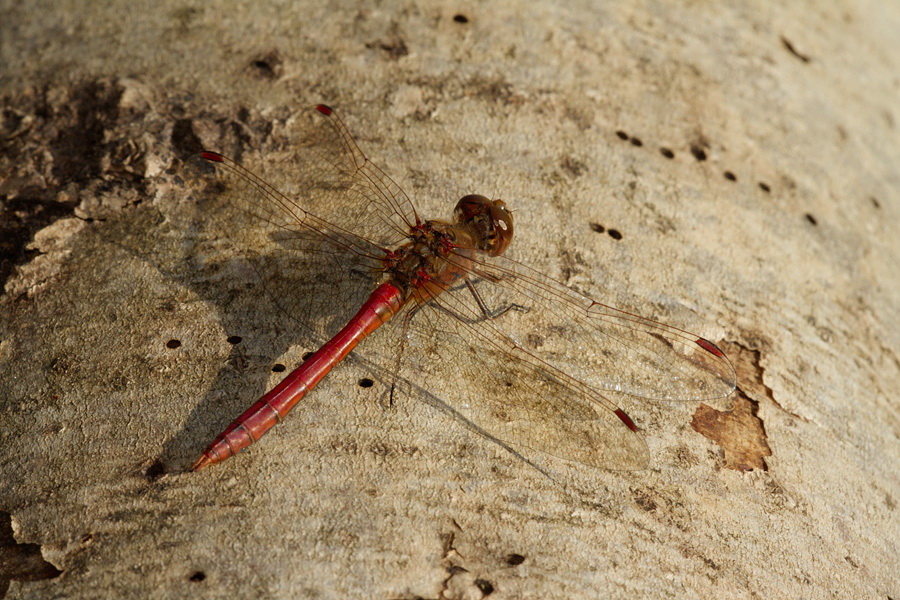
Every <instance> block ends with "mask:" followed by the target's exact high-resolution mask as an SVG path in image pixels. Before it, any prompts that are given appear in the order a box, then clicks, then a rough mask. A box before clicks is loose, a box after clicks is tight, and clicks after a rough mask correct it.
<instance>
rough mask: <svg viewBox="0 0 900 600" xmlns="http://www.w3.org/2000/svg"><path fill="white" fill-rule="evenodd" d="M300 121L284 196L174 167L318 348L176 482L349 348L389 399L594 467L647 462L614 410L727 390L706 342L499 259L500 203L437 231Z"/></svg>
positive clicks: (286, 402) (322, 111) (244, 437)
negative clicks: (427, 398) (402, 390)
mask: <svg viewBox="0 0 900 600" xmlns="http://www.w3.org/2000/svg"><path fill="white" fill-rule="evenodd" d="M315 113H316V117H315V120H316V124H315V125H313V126H312V128H311V129H310V130H309V131H310V133H308V134H307V137H306V138H305V139H304V140H303V142H302V143H300V144H299V145H298V148H297V149H296V151H297V154H298V160H297V162H296V169H295V171H296V172H294V171H292V177H293V178H294V180H295V182H296V190H297V192H296V193H291V194H290V195H289V194H285V193H282V192H280V191H278V190H277V189H276V188H275V187H273V186H272V185H270V184H268V183H266V181H264V180H263V179H262V178H261V177H259V176H257V175H255V174H254V173H252V172H251V171H249V170H248V169H246V168H244V167H242V166H240V165H239V164H237V163H236V162H234V161H232V160H230V159H228V158H226V157H224V156H222V155H221V154H218V153H216V152H202V153H200V154H199V155H197V156H196V157H194V158H193V159H192V160H191V166H190V169H189V171H190V172H191V173H192V175H191V178H192V181H193V182H195V183H196V184H199V185H198V188H199V189H200V191H201V193H200V194H199V195H198V196H199V200H198V201H199V202H200V203H201V204H200V208H201V209H202V211H203V213H204V214H205V215H210V216H212V218H213V219H215V220H217V221H218V222H219V223H220V225H219V230H220V231H222V232H225V233H227V235H228V236H229V237H230V238H231V239H232V240H233V241H234V243H235V244H236V245H237V246H238V247H239V248H241V249H242V250H243V251H244V252H245V253H246V254H247V255H248V256H249V260H250V261H251V262H252V264H253V265H254V267H255V268H256V270H257V272H258V273H259V275H260V277H261V279H262V281H263V283H264V285H265V286H266V287H267V288H268V292H269V294H270V295H272V297H273V299H274V301H275V302H276V303H277V305H278V306H279V308H281V309H282V310H283V311H284V312H285V313H287V314H288V315H290V316H292V317H294V318H295V319H296V321H297V322H298V323H299V324H300V325H302V326H303V327H305V328H306V329H307V331H308V332H311V333H312V334H313V335H314V337H315V338H317V339H319V340H321V341H324V345H322V346H321V347H320V348H319V350H317V351H316V352H314V353H312V354H311V355H309V356H308V357H307V358H306V359H305V360H304V362H303V363H302V364H301V365H300V366H299V367H298V368H297V369H295V370H294V371H293V372H292V373H290V374H289V375H288V376H287V377H286V378H285V379H284V380H283V381H282V382H281V383H280V384H278V385H277V386H276V387H275V388H274V389H272V390H271V391H270V392H268V393H267V394H265V395H264V396H262V397H261V398H260V399H259V400H257V401H256V403H254V404H253V405H252V406H251V407H250V408H248V409H247V410H246V411H245V412H244V413H243V414H242V415H240V416H239V417H238V418H237V419H235V421H234V422H233V423H232V424H231V425H229V426H228V427H227V428H226V429H225V431H223V432H222V433H221V434H220V435H219V436H218V437H217V438H216V439H215V440H214V441H213V442H212V444H210V446H209V447H208V448H207V449H206V451H205V452H204V453H203V454H202V455H201V456H200V458H199V459H197V461H196V462H195V463H194V465H193V467H192V468H193V470H195V471H196V470H200V469H202V468H204V467H206V466H208V465H212V464H215V463H218V462H221V461H223V460H225V459H227V458H229V457H231V456H233V455H235V454H236V453H237V452H239V451H240V450H242V449H243V448H245V447H247V446H249V445H250V444H252V443H253V442H256V441H257V440H259V438H260V437H262V436H263V434H265V433H266V431H268V430H269V429H270V428H271V427H272V426H273V425H275V424H276V423H277V422H279V421H280V420H281V419H283V418H284V417H285V416H286V415H287V413H288V412H289V411H290V410H291V409H292V408H293V407H294V405H296V404H297V402H298V401H299V400H300V399H301V398H303V396H304V395H305V394H306V393H307V392H309V391H310V390H311V389H312V388H313V387H315V386H316V384H317V383H318V382H319V381H321V379H322V378H323V377H325V375H327V374H328V372H329V371H330V370H331V369H332V367H334V366H335V365H336V364H337V363H339V362H341V361H342V360H343V359H344V358H345V357H347V355H348V354H350V352H351V351H352V350H353V349H354V348H355V347H356V345H357V344H359V343H360V342H361V341H363V340H364V339H366V338H369V339H368V340H367V341H366V347H367V348H368V349H369V351H368V352H367V353H366V355H365V357H364V359H363V362H364V363H366V365H367V366H368V367H369V368H373V369H375V370H376V372H379V373H381V374H382V375H383V379H385V380H387V381H388V382H393V383H394V385H395V386H396V385H398V383H400V384H401V386H400V387H403V386H404V385H405V387H406V388H407V389H409V390H411V391H413V392H415V389H416V388H419V389H422V388H425V389H428V387H429V386H430V387H431V388H432V389H433V391H434V393H435V395H436V396H437V397H439V398H441V400H442V402H445V403H446V404H447V405H449V406H450V407H451V410H452V411H453V412H455V413H457V414H458V415H459V416H461V417H462V418H463V419H465V420H467V421H469V422H470V423H473V424H474V425H475V426H476V427H477V428H478V429H481V430H483V431H484V432H486V433H487V434H488V435H489V436H492V437H495V438H496V439H498V440H501V441H502V442H504V443H506V444H509V445H510V446H512V447H516V446H522V447H525V448H530V449H532V450H537V451H539V452H546V453H549V454H551V455H554V456H556V457H559V458H562V459H565V460H570V461H575V462H579V463H583V464H586V465H591V466H596V467H601V468H606V469H635V468H642V467H644V466H646V464H647V462H648V460H649V453H648V450H647V446H646V444H645V442H644V440H643V438H642V436H641V435H640V434H639V433H638V428H637V426H636V425H635V424H634V422H633V421H632V419H631V418H630V417H629V416H628V415H627V414H626V413H625V411H624V410H622V409H621V408H620V407H619V401H620V400H622V399H624V398H628V397H631V398H651V399H658V400H668V401H700V400H710V399H715V398H723V397H726V396H728V395H730V394H731V392H732V391H733V390H734V387H735V372H734V368H733V367H732V365H731V363H730V362H729V360H728V358H727V357H726V356H725V355H724V353H723V352H722V351H721V350H720V349H719V348H718V347H717V346H716V345H715V344H713V343H712V342H710V341H709V340H706V339H703V338H701V337H699V336H697V335H694V334H692V333H689V332H687V331H684V330H681V329H678V328H675V327H671V326H669V325H665V324H663V323H659V322H657V321H652V320H650V319H645V318H642V317H640V316H638V315H635V314H631V313H628V312H625V311H621V310H618V309H615V308H613V307H611V306H608V305H605V304H602V303H599V302H595V301H594V300H591V299H590V298H587V297H585V296H583V295H581V294H579V293H577V292H575V291H574V290H572V289H570V288H568V287H567V286H565V285H564V284H562V283H560V282H557V281H555V280H553V279H550V278H548V277H546V276H545V275H543V274H541V273H540V272H539V271H536V270H535V269H532V268H530V267H527V266H525V265H523V264H521V263H519V262H516V261H514V260H512V259H509V258H507V257H505V256H503V254H504V251H505V250H506V249H507V247H508V246H509V244H510V241H511V240H512V237H513V230H514V229H513V217H512V214H511V212H510V210H509V209H508V208H507V206H506V204H505V203H504V202H503V201H502V200H489V199H487V198H485V197H484V196H478V195H468V196H465V197H463V198H462V199H461V200H460V201H459V202H458V203H457V205H456V209H455V210H454V212H453V219H452V220H451V221H440V220H424V219H422V218H421V217H420V216H419V214H418V212H417V211H416V209H415V207H414V205H413V203H412V202H411V201H410V199H409V197H408V196H407V195H406V193H404V191H403V190H402V189H401V188H400V186H398V185H397V184H396V183H394V181H393V180H391V179H390V178H389V177H388V176H387V175H386V174H385V173H384V172H383V171H382V170H381V169H379V168H378V167H376V166H375V165H374V164H372V162H371V161H369V160H368V159H367V158H366V157H365V155H364V154H363V153H362V152H361V151H360V149H359V147H358V146H357V145H356V143H355V142H354V141H353V138H352V137H351V136H350V133H349V132H348V130H347V127H346V126H345V125H344V123H343V122H342V121H341V120H340V118H338V116H337V114H336V113H335V111H334V110H332V109H331V108H329V107H327V106H324V105H321V104H320V105H318V106H316V107H315ZM355 307H359V308H358V310H357V312H356V313H355V315H352V317H351V315H350V314H348V313H346V312H343V313H342V311H346V310H348V308H349V309H350V310H352V309H353V308H355ZM338 329H339V330H338ZM336 330H337V331H336ZM507 331H509V332H523V333H522V334H521V335H515V334H512V333H507ZM325 340H327V341H325ZM354 356H355V355H354ZM404 382H405V383H404Z"/></svg>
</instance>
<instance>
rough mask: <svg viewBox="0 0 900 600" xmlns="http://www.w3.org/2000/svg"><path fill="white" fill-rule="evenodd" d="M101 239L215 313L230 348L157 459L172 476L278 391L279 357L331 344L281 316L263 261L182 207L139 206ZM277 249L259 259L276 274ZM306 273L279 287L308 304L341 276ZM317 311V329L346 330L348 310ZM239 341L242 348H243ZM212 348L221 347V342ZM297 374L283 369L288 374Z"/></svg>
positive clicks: (309, 268) (323, 270)
mask: <svg viewBox="0 0 900 600" xmlns="http://www.w3.org/2000/svg"><path fill="white" fill-rule="evenodd" d="M163 210H165V212H163ZM101 235H102V236H103V237H104V238H105V240H106V241H107V242H108V243H111V244H113V245H115V246H116V247H118V248H119V249H120V250H121V251H124V252H125V253H127V255H129V256H130V257H131V259H132V260H137V261H140V262H142V263H144V264H145V265H147V266H149V267H150V268H151V269H152V270H154V271H155V272H157V273H159V274H161V275H162V277H163V278H164V279H166V280H167V281H170V282H172V283H173V284H174V285H175V286H177V287H179V288H182V289H184V290H187V291H188V292H189V293H186V294H184V293H179V294H178V297H179V300H176V302H179V303H183V304H187V303H191V302H196V301H197V300H199V301H200V302H202V303H203V304H205V305H208V306H210V307H212V308H213V310H214V312H215V314H216V315H217V320H218V321H219V323H220V324H221V329H222V341H225V340H228V339H229V338H230V340H231V341H230V343H231V349H230V351H229V352H228V354H227V355H225V356H222V357H221V358H218V357H217V360H218V362H219V363H220V364H221V365H222V366H221V368H219V370H218V372H217V373H216V375H215V377H214V379H213V380H212V381H209V382H200V381H198V382H197V388H196V389H197V396H201V394H202V397H200V398H199V399H197V398H195V397H193V396H188V397H185V399H184V402H185V404H189V405H192V406H193V408H192V409H191V410H190V413H189V414H188V416H187V419H186V421H185V423H184V426H183V427H182V428H181V429H180V430H178V431H177V432H176V433H175V434H174V435H173V436H172V437H171V438H169V439H168V440H167V441H166V442H165V443H164V444H163V451H162V454H161V456H159V457H157V460H159V461H161V462H163V463H164V464H166V465H168V470H169V471H170V472H178V471H184V470H187V469H188V468H189V466H190V464H191V463H192V462H193V460H194V459H196V457H197V456H199V454H200V453H201V452H202V450H203V449H204V448H205V447H206V445H207V444H208V443H209V441H210V440H212V439H213V438H214V437H215V436H216V435H217V434H218V433H219V432H220V431H222V430H223V429H224V428H225V427H226V426H227V425H228V424H229V423H231V422H232V421H233V420H234V418H235V417H236V416H237V415H239V414H240V413H241V412H243V410H244V409H245V408H246V407H247V406H248V405H249V404H250V402H252V401H253V400H255V399H256V398H257V397H259V396H260V395H262V393H264V392H265V391H266V388H267V387H268V386H270V385H271V384H270V381H269V379H270V377H269V376H270V374H271V371H272V370H273V366H274V364H275V363H276V362H277V359H278V357H279V356H282V355H284V354H285V352H287V351H288V350H289V349H291V348H294V347H296V346H297V345H300V346H301V347H302V348H303V349H304V351H312V350H315V349H317V348H318V347H319V346H320V345H321V344H322V343H323V342H324V341H325V335H323V334H322V333H316V331H313V330H312V329H311V328H309V327H304V325H303V324H302V323H299V322H298V321H297V320H295V319H292V318H284V317H285V315H283V314H281V313H282V311H283V310H284V308H285V307H284V306H279V305H278V303H277V302H275V301H274V300H273V299H272V296H271V294H270V293H269V292H268V291H267V290H266V289H265V285H264V284H263V283H262V281H261V280H260V277H259V276H258V275H257V273H256V267H255V265H254V262H256V261H254V260H251V259H248V257H246V256H241V255H239V254H236V253H234V251H233V249H231V248H230V247H228V245H227V243H224V244H223V243H220V242H222V240H221V239H216V238H215V237H211V234H210V233H209V232H208V231H205V230H204V229H203V228H202V227H198V226H197V224H196V221H195V216H193V215H191V214H190V211H187V213H186V214H185V211H180V212H179V208H178V207H175V208H174V210H173V209H159V208H155V207H149V206H148V207H145V206H139V207H136V208H135V209H133V210H132V211H129V213H128V214H127V215H121V216H120V217H116V218H113V219H110V220H109V221H108V222H107V223H104V224H103V233H102V234H101ZM273 248H274V249H273V250H272V252H271V254H270V255H267V256H265V257H258V258H259V259H260V260H262V259H265V260H266V261H267V262H268V263H269V264H270V265H272V267H273V268H275V269H277V268H278V265H279V264H281V263H285V262H286V261H288V257H287V255H286V254H285V255H281V254H280V253H279V252H278V246H277V245H275V246H273ZM305 267H306V268H305V270H304V272H303V277H302V280H291V279H290V276H291V275H290V274H292V273H296V272H297V269H296V268H294V269H293V270H285V271H284V275H283V277H282V280H281V281H280V283H279V285H280V286H283V288H284V289H293V290H295V291H296V293H297V295H298V297H300V298H301V299H302V297H304V296H306V295H307V294H310V295H315V290H314V289H311V288H314V287H316V286H323V285H326V284H327V282H328V281H331V280H333V279H334V276H335V274H334V270H333V267H332V266H331V265H330V264H329V261H328V260H321V261H310V262H309V264H308V265H305ZM351 276H352V275H351ZM159 300H160V305H161V306H166V307H167V309H168V310H169V311H171V310H172V307H173V299H172V298H160V299H159ZM353 302H356V306H357V307H358V306H359V304H361V303H362V299H360V298H353V297H352V296H351V297H350V298H348V305H350V306H352V305H353ZM161 310H165V309H161ZM316 310H317V311H318V321H317V323H318V326H320V327H321V329H322V330H323V331H328V330H329V329H332V328H334V327H338V328H339V326H340V325H342V324H343V321H345V320H346V319H347V310H348V309H345V308H343V307H340V306H337V305H333V306H328V305H325V304H321V305H318V306H316ZM234 335H238V336H239V337H240V338H241V340H240V341H236V338H234V337H233V336H234ZM184 337H185V338H190V335H187V334H186V335H185V336H184ZM197 339H198V340H200V338H199V337H198V338H197ZM210 345H211V346H212V347H216V346H221V344H215V342H214V341H211V344H210ZM176 351H177V352H181V353H182V357H183V358H186V359H188V360H190V355H191V354H194V355H195V356H196V357H198V359H201V360H206V357H208V356H209V351H206V350H204V349H202V348H197V347H194V348H191V347H189V346H188V345H186V344H185V345H182V346H181V347H180V348H179V349H178V350H176ZM296 366H297V365H296V364H286V365H284V367H285V368H286V370H287V371H290V370H292V369H293V368H295V367H296ZM248 382H252V384H251V385H248ZM148 387H149V386H148ZM149 389H152V387H149ZM201 389H205V392H202V391H201ZM236 390H240V391H236ZM155 404H157V403H156V402H154V401H153V400H152V399H148V401H147V402H145V405H146V406H151V407H152V406H154V405H155ZM148 458H149V457H148Z"/></svg>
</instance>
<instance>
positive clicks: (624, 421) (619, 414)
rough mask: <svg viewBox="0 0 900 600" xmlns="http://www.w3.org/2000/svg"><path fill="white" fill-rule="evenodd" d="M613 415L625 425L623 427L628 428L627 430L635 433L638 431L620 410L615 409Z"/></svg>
mask: <svg viewBox="0 0 900 600" xmlns="http://www.w3.org/2000/svg"><path fill="white" fill-rule="evenodd" d="M615 413H616V416H617V417H619V419H620V420H621V421H622V422H623V423H625V425H627V426H628V429H630V430H632V431H633V432H635V433H637V430H638V428H637V425H635V424H634V421H632V420H631V417H629V416H628V414H627V413H626V412H625V411H624V410H622V409H621V408H617V409H616V410H615Z"/></svg>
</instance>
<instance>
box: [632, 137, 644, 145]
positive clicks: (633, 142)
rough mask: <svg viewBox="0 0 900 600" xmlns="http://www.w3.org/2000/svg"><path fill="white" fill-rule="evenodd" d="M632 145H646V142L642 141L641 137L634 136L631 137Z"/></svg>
mask: <svg viewBox="0 0 900 600" xmlns="http://www.w3.org/2000/svg"><path fill="white" fill-rule="evenodd" d="M631 145H632V146H637V147H638V148H640V147H641V146H643V145H644V142H642V141H641V138H636V137H633V138H631Z"/></svg>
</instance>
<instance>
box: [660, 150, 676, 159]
mask: <svg viewBox="0 0 900 600" xmlns="http://www.w3.org/2000/svg"><path fill="white" fill-rule="evenodd" d="M659 153H660V154H662V155H663V156H665V157H666V158H675V153H674V152H672V151H671V150H669V149H668V148H660V149H659Z"/></svg>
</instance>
